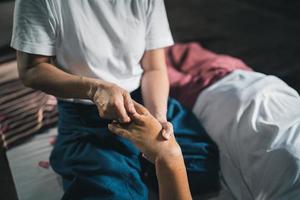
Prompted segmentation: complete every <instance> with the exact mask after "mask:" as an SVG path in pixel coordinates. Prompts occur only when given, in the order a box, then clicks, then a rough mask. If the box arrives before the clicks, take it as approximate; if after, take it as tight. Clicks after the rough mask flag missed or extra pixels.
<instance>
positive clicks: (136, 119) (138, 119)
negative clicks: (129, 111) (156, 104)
mask: <svg viewBox="0 0 300 200" xmlns="http://www.w3.org/2000/svg"><path fill="white" fill-rule="evenodd" d="M131 118H132V120H133V121H134V122H135V123H137V124H140V125H141V124H143V123H144V120H145V119H144V116H143V115H140V114H139V113H135V114H133V115H131Z"/></svg>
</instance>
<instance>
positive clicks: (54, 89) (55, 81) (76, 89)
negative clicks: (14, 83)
mask: <svg viewBox="0 0 300 200" xmlns="http://www.w3.org/2000/svg"><path fill="white" fill-rule="evenodd" d="M21 78H22V80H23V82H24V84H25V85H26V86H28V87H31V88H34V89H38V90H41V91H43V92H45V93H48V94H51V95H54V96H57V97H61V98H82V99H87V98H89V96H88V92H89V91H90V89H91V88H92V87H94V86H95V87H96V84H99V85H101V81H98V80H95V79H91V78H86V77H80V76H76V75H72V74H69V73H66V72H64V71H62V70H60V69H59V68H57V67H55V66H53V65H52V64H49V63H40V64H37V65H36V66H34V67H31V68H29V69H27V70H26V72H24V73H22V76H21Z"/></svg>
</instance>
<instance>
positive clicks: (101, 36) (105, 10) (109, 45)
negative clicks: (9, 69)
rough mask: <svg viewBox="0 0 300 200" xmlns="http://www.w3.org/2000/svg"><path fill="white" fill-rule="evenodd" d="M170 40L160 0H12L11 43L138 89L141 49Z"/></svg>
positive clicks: (67, 67)
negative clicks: (13, 9) (14, 0)
mask: <svg viewBox="0 0 300 200" xmlns="http://www.w3.org/2000/svg"><path fill="white" fill-rule="evenodd" d="M172 44H173V39H172V35H171V32H170V28H169V23H168V20H167V15H166V10H165V5H164V1H163V0H89V1H84V0H80V1H79V0H76V1H74V0H55V1H54V0H17V1H16V6H15V15H14V28H13V36H12V41H11V46H12V47H13V48H15V49H17V50H20V51H23V52H27V53H31V54H40V55H46V56H56V63H57V66H59V67H60V68H61V69H63V70H65V71H67V72H69V73H72V74H76V75H81V76H87V77H93V78H98V79H102V80H105V81H109V82H113V83H116V84H117V85H119V86H121V87H123V88H124V89H126V90H128V91H129V92H131V91H133V90H135V89H137V88H138V87H139V85H140V79H141V75H142V72H143V69H142V67H141V65H140V60H141V58H142V56H143V54H144V52H145V50H151V49H157V48H163V47H166V46H170V45H172Z"/></svg>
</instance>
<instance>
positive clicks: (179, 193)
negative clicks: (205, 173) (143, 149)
mask: <svg viewBox="0 0 300 200" xmlns="http://www.w3.org/2000/svg"><path fill="white" fill-rule="evenodd" d="M155 167H156V174H157V179H158V185H159V199H160V200H169V199H174V200H191V199H192V196H191V193H190V189H189V184H188V178H187V173H186V168H185V165H184V160H183V157H182V156H177V157H176V158H166V159H158V160H157V161H156V163H155Z"/></svg>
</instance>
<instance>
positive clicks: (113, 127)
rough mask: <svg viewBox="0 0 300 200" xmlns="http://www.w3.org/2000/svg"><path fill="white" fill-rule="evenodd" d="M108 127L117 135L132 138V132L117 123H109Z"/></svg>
mask: <svg viewBox="0 0 300 200" xmlns="http://www.w3.org/2000/svg"><path fill="white" fill-rule="evenodd" d="M108 129H109V130H110V131H111V132H112V133H114V134H116V135H119V136H121V137H124V138H127V139H129V140H130V139H131V134H130V132H129V131H127V130H126V129H124V128H122V127H121V126H119V125H118V124H116V123H112V124H108Z"/></svg>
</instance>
